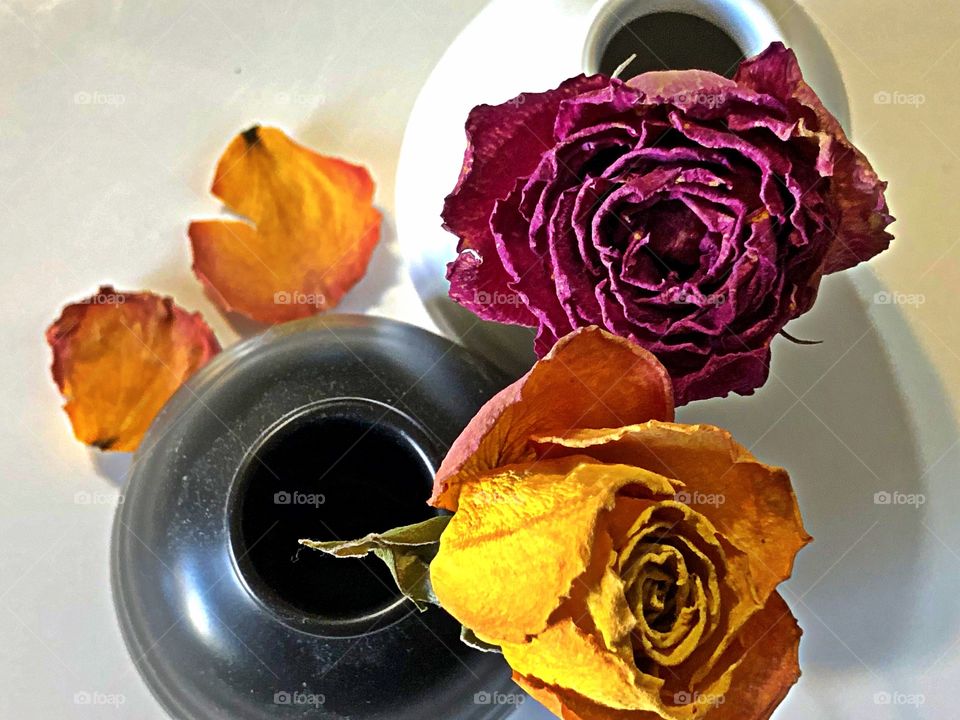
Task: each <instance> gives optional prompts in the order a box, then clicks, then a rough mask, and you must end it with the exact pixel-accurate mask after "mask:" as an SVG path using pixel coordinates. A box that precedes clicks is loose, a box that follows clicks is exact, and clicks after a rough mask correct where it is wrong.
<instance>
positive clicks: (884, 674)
mask: <svg viewBox="0 0 960 720" xmlns="http://www.w3.org/2000/svg"><path fill="white" fill-rule="evenodd" d="M532 1H533V0H524V5H523V7H526V6H527V5H526V3H527V2H532ZM538 1H539V0H538ZM482 4H483V3H482V1H481V0H468V1H466V2H465V1H464V0H457V1H456V2H453V1H452V0H451V1H449V2H446V3H444V2H441V1H440V0H426V1H425V0H396V1H395V2H389V1H385V0H384V1H378V0H366V1H363V2H358V1H357V0H353V1H352V2H350V3H344V2H332V1H328V2H317V3H303V4H300V3H292V2H291V3H262V4H261V3H242V4H236V3H226V2H214V0H203V1H202V2H172V1H168V2H164V3H159V4H156V5H154V6H147V5H146V4H145V3H136V4H133V3H131V4H126V3H123V2H122V0H114V1H113V2H106V1H101V0H96V1H94V0H90V1H88V2H80V1H79V0H44V1H43V2H30V3H27V2H22V3H2V4H0V48H2V50H0V53H2V55H3V59H4V68H5V70H4V72H3V73H2V75H0V140H2V147H3V152H2V153H0V215H2V227H3V229H4V232H3V238H2V243H3V246H2V250H3V253H2V258H3V260H2V269H3V271H4V272H3V273H2V275H0V283H2V292H0V313H2V327H3V330H4V341H5V344H6V352H4V353H3V354H0V378H2V380H0V382H2V396H0V397H2V400H3V412H4V418H3V419H4V422H3V423H2V425H0V460H2V467H3V471H2V480H3V482H2V485H0V628H2V631H0V717H11V718H14V717H15V718H25V719H31V718H50V717H71V718H74V717H77V718H102V717H117V718H138V719H141V718H142V719H146V720H152V719H154V718H157V719H159V718H162V717H163V715H162V713H161V712H160V710H159V709H158V708H157V707H156V705H155V703H154V701H153V700H152V698H151V697H150V696H149V693H148V692H147V691H146V689H145V687H144V686H143V685H142V683H141V682H140V680H139V677H138V676H137V674H136V671H135V669H134V667H133V664H132V663H131V662H130V660H129V659H128V657H127V655H126V653H125V650H124V648H123V645H122V642H121V639H120V637H119V633H118V630H117V628H116V623H115V622H114V618H113V610H112V607H111V603H110V595H109V583H108V547H109V532H110V521H111V517H112V507H111V502H112V498H113V497H114V496H115V495H116V492H117V491H116V489H115V486H114V485H113V484H112V483H113V481H112V480H111V479H110V478H118V477H121V476H122V474H123V467H122V463H123V460H122V459H100V458H98V457H97V455H96V454H94V453H92V452H88V451H87V450H86V449H85V448H83V447H82V446H80V445H79V444H77V443H76V442H75V441H73V440H72V438H71V436H70V432H69V428H68V425H67V421H66V418H65V416H64V415H63V413H62V412H61V411H60V409H59V404H60V403H59V398H58V396H57V393H56V391H55V389H54V387H53V385H52V383H51V381H50V379H49V374H48V372H47V366H48V364H49V352H48V350H47V348H46V346H45V344H44V342H43V337H42V334H43V330H44V329H45V328H46V326H47V325H48V324H49V323H50V321H52V320H53V319H54V318H55V317H56V315H57V313H58V311H59V308H60V307H61V306H62V304H63V303H64V302H65V301H68V300H72V299H77V298H80V297H83V296H85V295H88V294H90V293H91V292H92V290H93V289H94V288H95V287H96V286H97V284H98V283H100V282H105V281H106V282H113V283H114V284H115V285H117V286H118V287H121V288H124V289H138V288H149V289H152V290H155V291H158V292H163V293H169V294H172V295H174V296H175V297H176V298H177V300H178V302H179V303H180V304H182V305H183V306H185V307H187V308H190V309H198V310H201V311H203V313H204V315H205V316H206V317H207V319H208V321H210V323H211V324H212V325H213V326H214V329H215V330H216V331H217V334H218V337H219V338H220V339H221V341H222V342H223V343H224V344H225V345H226V344H229V343H230V342H232V340H233V339H234V338H236V336H237V334H236V332H235V331H234V330H233V329H232V328H231V327H230V326H229V325H228V323H227V322H226V320H225V319H224V318H223V316H222V315H220V314H219V313H218V312H217V311H216V310H215V308H214V306H213V305H212V303H211V302H210V301H209V300H208V299H207V298H206V297H205V296H204V295H203V292H202V290H201V288H200V286H199V283H197V282H196V281H195V280H194V278H193V276H192V274H191V273H190V270H189V253H188V248H187V242H186V238H185V228H186V224H187V222H188V221H189V219H190V218H192V217H196V216H204V215H209V214H210V213H211V212H215V211H216V209H217V207H218V204H217V202H216V201H215V200H214V199H213V198H211V197H210V196H209V195H208V193H207V188H208V185H209V182H210V178H211V174H212V171H213V166H214V163H215V160H216V157H217V156H218V154H219V153H220V152H221V150H222V149H223V147H224V145H225V143H226V142H227V140H228V139H229V138H230V137H231V136H232V135H233V134H234V133H235V132H237V131H238V130H240V129H243V128H245V127H246V126H248V125H249V124H251V123H252V122H254V121H260V122H264V123H271V122H272V123H276V124H279V125H281V126H282V127H285V128H286V129H288V130H290V131H291V132H293V133H295V135H296V136H297V137H298V138H300V139H301V140H303V141H304V142H306V143H308V144H310V145H313V146H315V147H317V148H319V149H321V150H322V151H324V152H330V153H336V154H342V155H344V156H346V157H349V158H351V159H353V160H357V161H361V162H364V163H366V164H367V165H368V166H369V167H371V169H372V170H373V172H374V174H375V176H376V178H377V180H378V184H379V192H378V200H379V203H380V204H381V205H382V206H383V207H384V209H385V210H386V211H387V215H388V223H387V228H388V231H387V232H388V235H387V241H386V242H385V243H384V245H383V246H382V247H381V248H380V249H378V251H377V253H376V255H375V257H374V260H373V265H372V267H371V271H370V274H369V276H368V277H367V278H366V279H365V280H364V281H363V282H362V283H361V284H360V285H359V286H358V287H357V288H356V289H355V291H354V292H353V293H352V294H351V295H350V296H348V298H347V300H346V301H345V303H344V304H343V306H342V309H343V310H345V311H368V312H375V313H380V314H384V315H390V316H393V317H399V318H402V319H405V320H408V321H413V322H419V323H422V324H424V325H427V326H429V325H430V321H429V319H428V317H427V314H426V313H425V311H424V310H423V308H422V306H421V304H420V302H419V300H418V299H417V296H416V294H415V292H414V290H413V286H412V284H411V283H410V282H409V281H408V280H407V278H406V275H405V272H404V271H403V269H402V268H401V267H400V265H399V251H398V249H397V245H396V243H395V242H394V241H393V238H392V237H391V236H390V228H392V222H390V221H389V218H390V216H391V215H392V211H393V207H394V202H393V191H394V187H393V175H394V169H395V165H396V161H397V156H398V152H399V145H400V138H401V134H402V132H403V128H404V125H405V122H406V117H407V114H408V113H409V111H410V109H411V107H412V104H413V101H414V98H415V96H416V94H417V91H418V90H419V88H420V85H421V84H422V83H423V82H424V80H425V79H426V77H427V74H428V73H429V71H430V68H431V66H432V65H433V64H434V63H435V62H436V61H437V59H438V58H439V57H440V55H441V53H442V52H443V50H444V48H445V46H446V45H447V44H448V43H449V42H450V41H451V40H452V39H453V37H454V35H455V33H456V32H457V30H459V28H460V27H462V26H463V25H464V24H465V23H466V22H467V21H468V19H469V18H470V16H471V15H472V14H473V13H474V12H475V11H476V10H477V9H478V8H479V7H480V6H481V5H482ZM512 5H514V6H515V7H520V3H519V2H516V0H514V1H513V2H512ZM505 6H506V5H505V4H504V3H503V2H501V3H500V4H499V6H495V7H497V8H498V9H496V12H499V13H503V12H505V11H504V10H503V8H504V7H505ZM804 6H805V7H806V8H807V10H808V12H810V14H811V15H812V16H813V17H814V19H815V20H817V21H818V22H820V24H821V26H822V27H824V28H825V34H826V37H827V41H828V42H829V43H830V45H831V47H832V49H833V51H834V53H835V55H836V57H837V59H838V62H839V65H840V66H841V68H842V69H843V72H844V76H845V80H846V83H847V91H848V95H849V97H850V104H851V109H852V118H853V123H854V127H855V129H856V132H855V135H856V140H857V142H858V144H860V145H861V146H862V147H863V148H864V149H865V150H866V151H867V153H868V154H869V155H870V156H871V158H873V159H874V161H875V164H876V166H877V167H878V169H879V171H880V172H881V174H882V175H883V176H885V177H887V178H889V179H890V180H891V181H892V185H891V188H890V192H889V199H890V202H891V205H892V207H893V211H894V213H895V214H896V215H897V216H898V218H899V220H898V222H897V223H896V225H895V226H894V230H895V232H896V234H897V236H898V238H899V239H898V241H897V243H896V244H895V246H894V249H893V250H891V251H890V252H889V253H887V254H885V255H884V256H882V257H881V258H879V259H877V260H876V261H874V262H872V263H871V264H870V267H869V268H867V269H864V270H858V271H857V272H856V273H853V274H851V275H850V276H849V279H843V278H841V279H834V280H831V281H830V282H829V283H828V284H827V285H826V287H825V289H824V293H823V297H822V298H821V301H820V304H819V305H818V307H817V309H816V310H815V311H814V312H813V313H811V315H810V316H809V317H808V318H805V319H804V320H802V321H800V322H798V323H796V327H793V326H791V330H793V331H795V332H796V334H798V335H807V336H819V337H822V338H823V339H825V340H827V342H826V343H825V344H824V345H823V346H819V348H816V349H810V348H793V347H790V346H788V345H786V344H785V343H780V344H779V346H778V347H777V348H776V350H777V353H776V355H777V359H776V364H775V366H774V372H775V374H776V377H775V378H774V379H772V380H771V382H770V384H769V385H768V386H767V388H766V389H764V391H763V392H762V393H760V394H758V395H757V396H756V397H755V398H752V399H750V398H748V399H744V400H742V401H741V400H736V401H733V402H728V403H727V404H725V405H723V406H719V405H717V404H715V403H705V404H702V405H700V406H696V407H695V408H694V409H693V410H692V411H690V413H689V414H688V415H687V416H686V417H688V418H689V417H693V416H694V415H695V416H696V417H697V418H698V419H703V420H709V421H712V422H717V423H720V424H726V425H729V426H730V427H731V428H732V429H733V430H734V431H735V433H736V434H737V435H738V437H740V439H741V440H743V441H744V442H745V443H747V444H748V445H750V444H756V447H755V451H756V452H757V453H758V454H760V455H761V456H762V457H764V459H767V460H769V461H771V462H776V463H782V464H785V465H788V466H789V467H790V468H791V470H792V471H793V474H794V476H795V477H796V482H797V485H798V491H799V493H800V496H801V502H802V504H803V508H804V511H805V513H806V519H807V524H808V527H809V528H810V530H811V532H812V533H813V534H814V535H816V536H818V538H819V540H818V542H817V543H816V544H814V545H813V546H811V547H810V548H809V549H807V550H806V551H804V554H803V555H802V557H801V561H800V563H799V565H798V572H797V577H796V579H795V580H794V581H793V582H792V583H791V585H790V592H788V593H787V597H788V600H789V601H790V602H791V604H792V605H793V607H794V608H795V609H796V611H797V613H798V615H799V616H800V619H801V621H802V623H803V625H804V627H805V628H806V630H807V635H806V638H805V642H804V647H803V661H804V665H805V673H806V674H805V676H804V679H803V680H802V681H801V685H800V686H799V687H798V688H797V690H796V691H795V692H794V693H793V694H792V695H791V699H790V701H789V703H788V704H787V705H786V706H785V707H784V709H783V710H782V711H780V712H779V714H778V715H777V717H778V718H810V717H816V718H824V719H827V720H832V719H834V718H836V719H837V720H840V719H841V718H842V719H843V720H847V719H849V718H864V719H866V718H871V719H872V718H879V719H880V720H886V719H887V718H911V717H941V718H943V717H953V716H954V715H956V712H955V710H954V707H955V704H956V701H955V699H954V698H953V697H952V694H953V692H952V691H953V688H954V687H955V686H956V684H957V682H958V681H960V648H958V641H960V617H958V612H960V610H958V607H960V606H958V605H957V602H956V598H957V597H958V593H960V555H958V554H957V553H958V552H960V524H958V523H956V522H955V520H954V517H955V514H956V508H957V507H958V504H957V503H958V489H957V488H958V485H957V483H958V482H960V478H958V477H957V469H958V465H960V450H958V448H957V446H956V441H957V430H956V423H955V421H954V419H953V418H954V415H955V413H956V411H957V410H958V409H960V324H958V323H957V320H956V315H955V312H952V311H954V310H955V308H956V298H955V288H957V287H960V231H958V230H957V228H958V227H960V205H958V204H957V203H956V201H955V194H956V190H955V188H956V187H957V186H958V185H960V146H958V144H957V141H956V117H958V114H960V89H958V86H957V84H956V76H957V72H958V69H960V42H958V40H960V8H958V7H957V6H956V5H954V4H953V3H950V2H946V1H944V2H934V1H933V0H925V1H924V2H922V3H894V2H891V1H890V0H883V1H882V2H870V3H868V2H864V1H863V0H858V1H856V2H845V3H837V2H834V1H832V0H812V1H808V2H806V3H804ZM550 7H551V12H552V15H551V23H555V24H552V25H551V27H552V28H553V29H555V30H556V33H557V34H556V35H554V34H553V33H552V32H551V33H545V32H540V33H537V32H536V31H534V33H533V37H534V38H537V37H540V38H541V40H549V39H550V38H551V37H552V38H553V40H554V41H556V40H557V38H558V37H564V36H566V37H572V36H573V35H574V34H576V33H577V32H580V26H579V25H578V24H577V23H579V22H580V19H579V18H580V17H581V9H582V3H578V2H575V1H574V0H555V2H553V3H550ZM787 12H790V9H789V7H788V9H787ZM486 17H487V20H486V21H485V22H489V15H488V16H486ZM507 20H508V22H507V23H506V24H501V25H500V26H499V27H500V30H499V33H498V35H497V36H496V37H494V38H492V39H491V40H490V41H489V43H487V44H486V45H485V46H484V47H483V48H481V52H483V53H484V54H483V55H480V56H478V58H476V59H475V64H476V65H477V66H478V67H485V68H488V69H487V70H486V72H488V73H492V72H495V70H494V68H495V67H497V65H496V63H497V61H498V59H499V61H500V62H504V61H503V55H504V54H505V53H506V52H507V51H508V50H509V48H510V42H509V38H510V36H511V33H515V31H516V28H518V27H520V25H519V24H518V23H516V22H514V23H513V24H512V25H511V24H510V22H509V18H507ZM482 22H484V21H482ZM523 27H524V29H528V28H532V27H538V26H530V25H524V26H523ZM585 30H586V29H585V28H583V32H585ZM568 33H569V34H568ZM554 44H555V43H554ZM575 53H579V48H576V49H575ZM507 69H508V70H509V71H510V72H509V73H507V72H504V73H503V82H504V83H505V85H504V92H503V93H502V94H501V95H500V96H499V97H473V98H472V100H473V101H476V102H480V101H497V100H500V99H503V98H505V97H508V96H509V95H511V94H515V93H516V92H520V91H523V90H530V89H538V88H540V87H541V86H542V87H546V86H549V85H555V84H556V83H557V82H558V81H559V80H560V79H561V78H560V75H561V74H563V73H562V72H561V71H560V69H559V68H558V67H557V66H552V64H551V55H550V54H549V53H541V54H537V53H534V52H532V51H531V50H529V49H528V50H527V51H526V52H525V54H524V55H523V56H522V57H520V58H518V59H517V61H516V63H515V64H513V65H512V66H510V65H507ZM544 76H548V77H550V78H551V79H550V81H549V82H547V83H546V84H544V83H542V82H537V83H535V84H534V85H533V86H532V87H530V86H529V85H527V84H526V82H527V81H533V80H537V79H538V78H543V77H544ZM554 76H556V77H554ZM506 84H510V85H511V86H512V85H513V84H515V85H516V87H510V88H507V87H506ZM463 91H465V88H464V87H450V89H449V93H450V96H451V98H452V97H456V96H457V93H462V92H463ZM877 92H890V93H893V92H900V93H922V94H924V96H925V101H926V102H925V103H924V104H922V105H920V106H919V107H916V106H912V105H901V104H890V105H877V104H875V103H874V95H875V93H877ZM460 122H461V123H462V118H461V119H460ZM461 149H462V148H461ZM449 161H450V162H453V163H454V164H455V165H456V164H458V163H459V158H458V157H452V158H449ZM423 191H424V190H423V189H422V188H421V192H423ZM441 200H442V197H437V198H436V207H437V212H439V207H440V202H441ZM451 242H452V241H451ZM882 288H889V289H891V290H894V291H897V292H901V293H921V294H923V296H924V299H925V302H924V304H923V305H920V306H913V305H909V306H895V305H876V304H872V303H871V302H870V300H871V298H872V297H873V294H874V292H876V291H878V290H880V289H882ZM871 321H872V322H873V323H875V324H876V331H874V330H872V329H871V328H872V327H873V326H872V324H871ZM864 332H865V333H866V334H864V335H861V334H862V333H864ZM851 348H852V349H851ZM811 358H816V359H815V360H811ZM834 363H835V364H834ZM938 378H939V379H938ZM798 398H799V400H798ZM901 400H902V403H903V405H904V406H905V408H906V409H907V411H908V413H909V414H904V413H902V412H901V411H900V404H901ZM780 415H783V417H782V418H781V417H780ZM880 489H887V490H895V489H899V490H903V491H908V492H922V493H924V494H926V496H927V498H928V502H927V504H926V505H925V506H924V507H923V508H921V509H920V510H913V509H911V508H883V507H877V506H875V505H874V504H873V503H872V493H873V492H875V491H876V490H880ZM77 493H86V495H82V496H80V498H79V499H80V500H81V501H82V500H83V499H88V500H90V502H89V503H88V504H83V503H82V502H80V503H78V502H77V496H76V494H77ZM875 692H888V693H896V692H899V693H905V694H918V693H920V694H923V695H925V701H926V702H925V704H924V705H922V706H920V707H916V706H912V705H889V706H878V705H875V704H874V702H873V694H874V693H875ZM77 693H99V695H98V696H97V698H96V699H97V700H98V701H109V700H111V699H118V700H119V699H121V698H122V700H123V704H122V705H121V706H120V707H119V708H113V707H105V706H103V705H82V704H77V703H76V702H75V699H76V698H75V696H76V694H77ZM81 699H82V697H81ZM522 712H523V713H524V714H525V715H526V717H529V718H532V717H535V716H538V713H537V711H536V709H535V708H534V707H533V705H532V704H531V705H528V706H527V707H526V708H524V710H523V711H522ZM539 716H540V717H545V713H542V714H540V715H539Z"/></svg>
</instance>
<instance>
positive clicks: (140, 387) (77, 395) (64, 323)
mask: <svg viewBox="0 0 960 720" xmlns="http://www.w3.org/2000/svg"><path fill="white" fill-rule="evenodd" d="M47 343H48V344H49V345H50V348H51V349H52V350H53V366H52V368H51V370H52V372H53V379H54V381H55V382H56V383H57V387H59V388H60V392H61V393H62V394H63V397H64V398H65V399H66V401H67V402H66V405H65V406H64V409H65V410H66V411H67V415H69V416H70V422H71V423H72V424H73V432H74V434H75V435H76V436H77V439H78V440H80V441H82V442H84V443H87V444H88V445H93V446H95V447H98V448H100V449H101V450H120V451H132V450H136V449H137V446H138V445H139V444H140V440H141V439H142V438H143V435H144V433H146V431H147V428H148V427H149V426H150V423H151V422H152V421H153V418H154V417H155V416H156V414H157V413H158V412H159V411H160V408H162V407H163V405H164V404H165V403H166V402H167V400H169V399H170V397H171V396H172V395H173V393H174V392H175V391H176V390H177V388H179V387H180V385H181V384H183V382H184V380H186V379H187V378H188V377H190V376H191V375H192V374H193V373H194V372H196V370H198V369H199V368H200V367H202V366H203V365H204V364H206V362H207V361H208V360H209V359H210V358H212V357H213V356H214V355H216V354H217V353H218V352H220V345H219V343H218V342H217V339H216V338H215V337H214V335H213V331H212V330H211V329H210V328H209V327H208V326H207V324H206V322H204V320H203V318H202V317H201V316H200V314H199V313H189V312H187V311H186V310H184V309H183V308H180V307H178V306H177V305H175V304H174V302H173V299H172V298H169V297H161V296H159V295H154V294H153V293H149V292H141V293H124V292H118V291H116V290H114V289H113V288H112V287H110V286H109V285H105V286H103V287H101V288H100V289H99V290H98V291H97V294H96V295H93V296H91V297H89V298H87V299H86V300H82V301H80V302H78V303H73V304H72V305H68V306H67V307H65V308H64V309H63V312H62V313H61V315H60V317H59V318H58V319H57V320H56V321H55V322H54V323H53V324H52V325H51V326H50V327H49V329H48V330H47Z"/></svg>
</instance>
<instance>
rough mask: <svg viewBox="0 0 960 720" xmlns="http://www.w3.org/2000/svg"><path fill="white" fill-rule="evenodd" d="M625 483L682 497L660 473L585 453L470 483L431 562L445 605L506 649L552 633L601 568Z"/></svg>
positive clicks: (435, 588) (479, 634)
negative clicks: (610, 518) (561, 609)
mask: <svg viewBox="0 0 960 720" xmlns="http://www.w3.org/2000/svg"><path fill="white" fill-rule="evenodd" d="M625 485H636V486H640V487H644V488H646V489H647V491H648V493H650V494H660V495H663V494H672V493H673V492H674V487H673V485H672V484H671V483H670V481H669V480H667V479H666V478H663V477H660V476H658V475H655V474H653V473H648V472H646V471H644V470H640V469H637V468H632V467H626V466H622V465H602V464H599V463H593V462H592V461H590V459H589V458H577V457H568V458H562V459H558V460H542V461H539V462H536V463H533V464H531V465H513V466H508V467H504V468H501V469H499V470H498V471H497V472H496V473H495V474H491V475H488V476H484V477H482V478H479V479H477V480H475V481H473V482H470V483H468V484H466V485H464V486H463V487H462V491H461V498H460V500H461V501H460V509H459V510H458V511H457V513H456V514H455V515H454V516H453V518H452V519H451V520H450V524H449V525H448V526H447V529H446V530H445V531H444V533H443V535H442V536H441V538H440V551H439V552H438V553H437V556H436V558H435V559H434V560H433V562H432V563H431V564H430V579H431V582H432V585H433V591H434V593H436V596H437V598H439V600H440V603H441V605H442V606H443V607H444V609H445V610H446V611H447V612H449V613H450V614H451V615H453V616H454V617H455V618H457V620H459V621H460V622H461V623H462V624H463V625H465V626H467V627H468V628H470V629H471V630H473V631H474V632H475V633H476V635H477V637H479V638H480V639H481V640H484V641H486V642H490V643H494V644H497V645H499V644H501V643H503V642H505V641H513V642H519V641H523V640H525V639H526V637H527V636H528V635H532V634H535V633H538V632H540V631H542V630H544V629H545V628H546V627H547V621H548V618H549V617H550V614H551V613H552V612H553V611H554V610H555V609H556V608H557V606H558V605H559V604H560V602H561V600H562V599H563V598H565V597H566V596H568V595H569V594H570V593H571V588H572V585H573V582H574V580H575V579H576V578H578V577H579V576H580V575H582V574H583V573H584V572H585V570H586V569H587V567H588V565H589V564H590V562H591V552H592V548H593V545H594V534H595V529H596V524H597V517H598V515H599V513H600V512H601V511H602V510H603V509H608V508H609V507H612V505H613V502H614V498H615V495H616V492H617V490H619V489H620V488H621V487H624V486H625ZM530 558H537V559H538V561H537V562H533V563H531V562H530ZM491 578H496V582H491V581H490V579H491Z"/></svg>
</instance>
